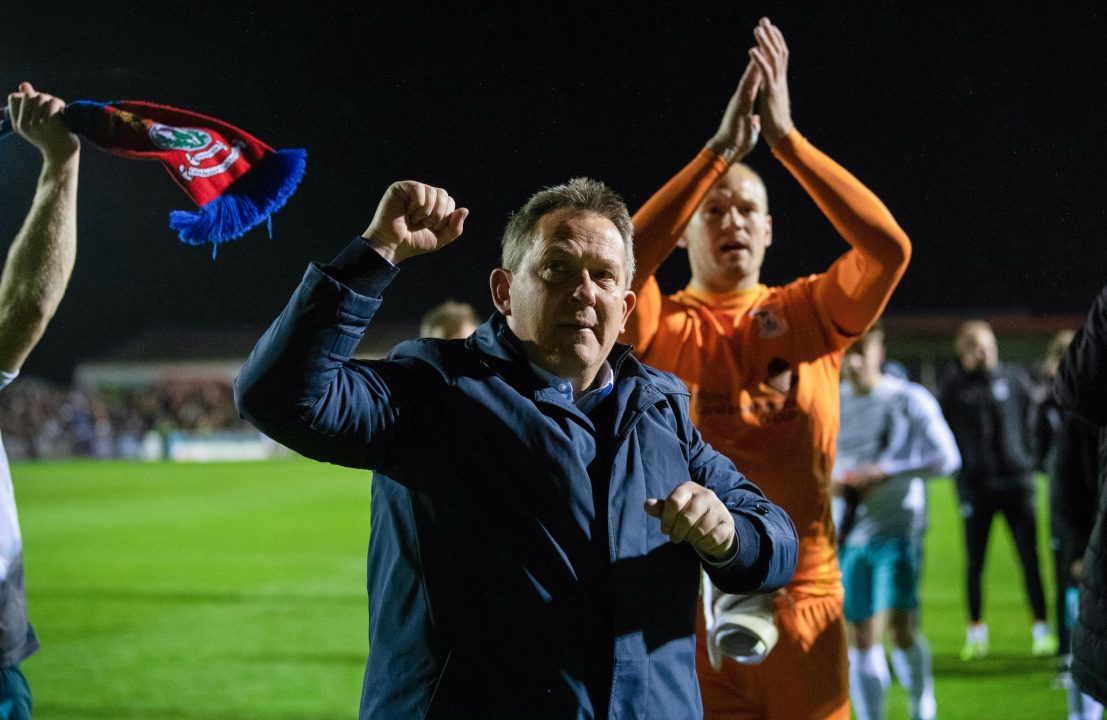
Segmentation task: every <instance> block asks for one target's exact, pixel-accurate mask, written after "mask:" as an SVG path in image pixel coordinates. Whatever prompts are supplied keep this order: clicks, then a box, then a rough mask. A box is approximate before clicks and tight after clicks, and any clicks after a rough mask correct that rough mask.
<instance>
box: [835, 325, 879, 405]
mask: <svg viewBox="0 0 1107 720" xmlns="http://www.w3.org/2000/svg"><path fill="white" fill-rule="evenodd" d="M858 342H860V343H861V344H860V345H859V346H855V347H851V348H849V350H847V351H846V354H845V355H844V356H843V357H842V377H843V378H844V379H845V380H846V382H848V383H849V384H850V385H852V386H853V390H854V392H856V393H857V394H859V395H865V394H868V393H869V391H871V390H872V389H873V388H874V387H876V384H877V383H878V382H880V376H881V371H880V367H881V365H883V364H884V344H883V343H882V342H881V341H880V340H878V339H876V338H875V337H866V338H863V339H862V340H859V341H858Z"/></svg>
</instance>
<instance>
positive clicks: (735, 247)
mask: <svg viewBox="0 0 1107 720" xmlns="http://www.w3.org/2000/svg"><path fill="white" fill-rule="evenodd" d="M749 249H750V248H749V245H747V244H745V243H744V242H740V241H738V240H728V241H726V242H724V243H723V244H722V245H720V246H719V251H720V252H724V253H729V252H737V251H739V250H749Z"/></svg>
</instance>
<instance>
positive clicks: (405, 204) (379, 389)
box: [234, 181, 468, 469]
mask: <svg viewBox="0 0 1107 720" xmlns="http://www.w3.org/2000/svg"><path fill="white" fill-rule="evenodd" d="M467 214H468V210H466V209H464V208H455V205H454V200H453V199H452V198H451V197H450V196H449V194H448V193H446V191H445V190H442V189H440V188H435V187H431V186H429V185H424V184H422V183H418V182H413V181H404V182H398V183H393V184H392V185H391V186H390V187H389V188H388V190H387V191H386V192H385V194H384V197H383V198H381V201H380V204H379V205H378V207H377V210H376V214H375V215H374V217H373V222H372V223H371V224H370V225H369V228H368V229H367V230H366V231H365V232H364V233H363V235H362V236H361V237H360V238H357V239H355V240H354V241H353V242H351V243H350V245H348V246H347V247H346V249H345V250H343V251H342V252H341V253H339V255H338V256H337V257H336V258H335V259H334V260H333V261H332V262H331V263H330V264H329V265H325V266H322V265H318V264H312V265H311V266H309V267H308V269H307V272H306V273H305V275H304V279H303V282H301V283H300V286H299V287H298V288H297V289H296V292H295V293H294V294H293V296H292V299H291V300H290V301H289V303H288V305H287V306H286V307H285V309H284V311H283V312H282V313H281V315H280V316H279V317H278V318H277V319H276V321H274V323H273V324H272V325H271V326H270V327H269V329H268V330H267V331H266V332H265V335H263V336H262V338H261V340H260V341H258V344H257V346H256V347H255V348H254V350H253V352H252V353H251V354H250V357H249V358H248V359H247V361H246V364H245V365H244V366H243V368H242V371H241V372H240V373H239V376H238V378H237V379H236V380H235V388H234V390H235V402H236V404H237V406H238V409H239V412H240V413H241V414H242V416H243V417H244V418H246V420H248V421H249V422H251V423H252V424H253V425H254V426H256V427H257V428H258V429H259V430H261V431H262V432H264V433H265V434H267V435H269V436H270V437H272V438H273V439H275V440H277V441H278V442H281V443H283V444H284V445H287V446H288V447H290V448H292V449H294V450H296V451H297V452H300V453H301V454H304V455H307V456H308V457H312V458H315V459H318V460H326V461H328V462H334V463H339V464H343V465H351V466H357V467H378V468H381V469H385V468H387V467H388V465H389V462H390V459H389V457H388V455H387V450H388V448H387V447H386V446H387V445H388V443H387V442H381V443H377V444H374V443H373V440H374V439H378V440H379V439H381V438H382V437H383V436H384V435H385V434H386V433H389V432H394V431H395V426H396V419H397V418H398V417H399V415H400V408H401V406H402V402H403V398H402V392H403V387H404V385H403V378H405V377H406V373H408V372H410V369H409V368H407V367H405V366H401V365H400V364H399V363H390V362H375V363H351V362H350V358H351V356H352V355H353V353H354V351H355V350H356V348H357V345H358V343H359V342H360V341H361V338H362V336H363V335H364V333H365V331H366V329H367V328H368V326H369V323H370V321H371V320H372V318H373V316H374V315H375V314H376V312H377V310H378V309H379V308H380V304H381V297H380V296H381V294H382V293H383V291H384V289H385V288H386V287H387V286H388V284H389V283H390V282H391V281H392V279H393V278H394V277H395V275H396V273H397V272H398V270H397V268H396V266H395V263H399V262H401V261H402V260H404V259H406V258H409V257H412V256H415V255H421V254H424V253H428V252H433V251H435V250H438V249H441V248H443V247H445V246H446V245H448V244H450V243H451V242H453V240H455V239H456V238H457V237H458V236H459V235H461V232H462V226H463V224H464V221H465V217H466V215H467ZM377 450H380V451H381V454H378V455H376V456H373V455H372V453H374V452H376V451H377Z"/></svg>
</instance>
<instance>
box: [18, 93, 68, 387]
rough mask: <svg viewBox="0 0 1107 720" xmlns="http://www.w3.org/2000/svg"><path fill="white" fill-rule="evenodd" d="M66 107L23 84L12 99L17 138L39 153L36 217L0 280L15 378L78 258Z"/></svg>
mask: <svg viewBox="0 0 1107 720" xmlns="http://www.w3.org/2000/svg"><path fill="white" fill-rule="evenodd" d="M64 107H65V103H64V102H62V101H61V100H59V99H58V98H56V97H54V96H52V95H47V94H46V93H41V92H38V91H36V90H35V89H34V88H33V87H31V84H30V83H26V82H25V83H21V84H20V86H19V91H18V92H14V93H12V94H10V95H8V117H9V119H10V120H11V124H12V127H13V128H14V130H15V132H16V133H17V134H18V135H20V136H21V137H23V138H24V139H26V140H27V142H29V143H31V144H32V145H34V146H35V147H36V148H38V150H39V152H40V153H42V172H41V173H40V174H39V178H38V187H37V189H36V190H35V197H34V200H33V201H32V203H31V211H30V212H29V213H28V214H27V218H26V220H24V221H23V227H22V228H21V229H20V231H19V234H18V235H16V237H15V241H14V242H13V243H12V245H11V248H10V249H9V250H8V259H7V262H6V263H5V264H4V271H3V275H2V276H0V370H3V371H6V372H15V371H16V370H18V369H19V368H20V367H21V366H22V365H23V361H24V360H26V359H27V355H29V354H30V352H31V350H33V349H34V347H35V345H36V344H37V343H38V341H39V338H41V337H42V333H43V332H44V331H45V330H46V325H47V324H48V323H49V322H50V318H52V317H53V316H54V312H55V311H56V310H57V309H58V304H59V303H60V302H61V299H62V296H63V295H64V294H65V287H66V285H67V284H68V283H69V276H70V274H72V272H73V263H74V260H75V259H76V256H77V171H78V166H79V164H80V149H81V144H80V142H79V141H78V140H77V137H76V136H75V135H73V134H72V133H70V132H69V131H68V130H67V129H66V128H65V126H64V125H62V122H61V116H60V113H61V110H62V108H64Z"/></svg>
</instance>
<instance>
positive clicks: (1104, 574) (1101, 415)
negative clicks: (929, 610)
mask: <svg viewBox="0 0 1107 720" xmlns="http://www.w3.org/2000/svg"><path fill="white" fill-rule="evenodd" d="M1053 392H1054V395H1055V396H1056V398H1057V402H1058V403H1059V404H1060V405H1061V407H1063V408H1066V409H1068V410H1070V411H1072V412H1073V413H1075V414H1077V415H1079V416H1080V417H1081V418H1083V419H1084V420H1087V421H1088V422H1091V423H1093V424H1095V425H1097V426H1099V428H1100V430H1099V482H1098V499H1097V500H1096V501H1095V503H1096V504H1095V507H1096V511H1095V523H1094V525H1093V527H1092V529H1091V533H1090V535H1089V537H1088V539H1087V549H1086V550H1085V552H1084V556H1083V558H1082V560H1081V561H1080V562H1079V563H1076V564H1075V565H1074V567H1073V568H1072V570H1073V573H1074V574H1075V575H1076V576H1077V577H1078V578H1079V580H1080V611H1079V617H1078V620H1077V623H1076V626H1075V627H1074V628H1073V631H1072V658H1073V660H1072V675H1073V679H1074V680H1075V681H1076V684H1077V686H1078V687H1079V688H1080V689H1081V690H1083V691H1084V692H1086V693H1088V694H1089V695H1091V696H1092V697H1094V698H1095V699H1096V700H1098V701H1099V702H1101V703H1107V672H1104V668H1107V490H1105V489H1104V488H1105V486H1107V482H1105V479H1107V430H1105V427H1107V287H1104V288H1103V290H1102V291H1101V292H1100V294H1099V297H1097V298H1096V300H1095V303H1094V304H1093V305H1092V309H1091V311H1090V312H1089V313H1088V319H1087V321H1086V322H1085V324H1084V327H1082V328H1081V329H1080V330H1078V331H1077V333H1076V336H1075V337H1074V338H1073V341H1072V344H1071V345H1070V346H1069V349H1068V352H1066V354H1065V359H1064V360H1062V361H1061V365H1060V367H1058V369H1057V376H1056V377H1055V378H1054V380H1053ZM1065 490H1066V492H1065V494H1064V497H1065V498H1066V501H1067V503H1071V504H1072V505H1076V504H1079V503H1081V502H1084V503H1087V500H1086V499H1085V500H1083V501H1081V500H1080V499H1079V498H1081V497H1085V498H1086V497H1087V490H1086V489H1081V488H1080V487H1079V486H1076V485H1073V486H1066V487H1065Z"/></svg>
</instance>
